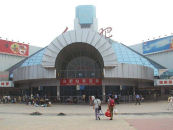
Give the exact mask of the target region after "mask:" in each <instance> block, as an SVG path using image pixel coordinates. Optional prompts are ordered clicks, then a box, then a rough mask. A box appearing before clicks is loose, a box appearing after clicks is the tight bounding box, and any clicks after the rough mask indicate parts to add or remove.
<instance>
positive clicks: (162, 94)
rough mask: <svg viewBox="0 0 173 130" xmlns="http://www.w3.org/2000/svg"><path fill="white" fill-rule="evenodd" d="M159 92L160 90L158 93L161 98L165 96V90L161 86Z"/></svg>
mask: <svg viewBox="0 0 173 130" xmlns="http://www.w3.org/2000/svg"><path fill="white" fill-rule="evenodd" d="M160 89H161V90H160V92H161V94H160V95H161V96H164V95H165V88H164V87H163V86H161V88H160Z"/></svg>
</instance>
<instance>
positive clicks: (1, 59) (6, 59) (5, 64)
mask: <svg viewBox="0 0 173 130" xmlns="http://www.w3.org/2000/svg"><path fill="white" fill-rule="evenodd" d="M40 49H41V48H40V47H36V46H29V56H30V55H32V54H33V53H35V52H37V51H38V50H40ZM25 58H26V57H22V56H15V55H9V54H1V53H0V71H5V70H6V69H8V68H10V67H11V66H13V65H15V64H16V63H18V62H20V61H21V60H23V59H25Z"/></svg>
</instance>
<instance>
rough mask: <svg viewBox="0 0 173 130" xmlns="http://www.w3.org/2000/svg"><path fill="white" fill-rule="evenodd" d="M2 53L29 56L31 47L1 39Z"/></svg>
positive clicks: (0, 47) (0, 51) (0, 48)
mask: <svg viewBox="0 0 173 130" xmlns="http://www.w3.org/2000/svg"><path fill="white" fill-rule="evenodd" d="M0 53H5V54H11V55H18V56H28V55H29V45H27V44H22V43H17V42H11V41H6V40H1V39H0Z"/></svg>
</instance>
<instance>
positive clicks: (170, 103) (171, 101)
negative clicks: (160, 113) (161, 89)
mask: <svg viewBox="0 0 173 130" xmlns="http://www.w3.org/2000/svg"><path fill="white" fill-rule="evenodd" d="M169 109H173V96H170V97H168V110H169Z"/></svg>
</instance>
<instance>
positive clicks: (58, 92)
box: [57, 80, 60, 101]
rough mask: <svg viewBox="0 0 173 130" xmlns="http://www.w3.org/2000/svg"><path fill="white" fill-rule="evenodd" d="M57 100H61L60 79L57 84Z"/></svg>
mask: <svg viewBox="0 0 173 130" xmlns="http://www.w3.org/2000/svg"><path fill="white" fill-rule="evenodd" d="M57 100H58V101H60V81H59V80H58V85H57Z"/></svg>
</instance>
